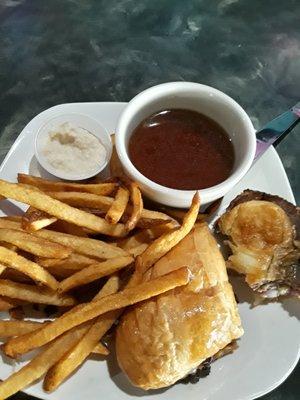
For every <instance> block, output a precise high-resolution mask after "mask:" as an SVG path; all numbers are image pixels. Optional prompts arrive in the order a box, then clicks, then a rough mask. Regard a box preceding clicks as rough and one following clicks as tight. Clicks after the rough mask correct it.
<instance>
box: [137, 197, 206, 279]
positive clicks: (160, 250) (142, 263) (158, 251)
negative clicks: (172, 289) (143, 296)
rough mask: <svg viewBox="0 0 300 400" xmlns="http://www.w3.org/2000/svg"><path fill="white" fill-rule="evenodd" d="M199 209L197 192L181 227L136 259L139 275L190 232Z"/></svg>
mask: <svg viewBox="0 0 300 400" xmlns="http://www.w3.org/2000/svg"><path fill="white" fill-rule="evenodd" d="M199 208H200V197H199V194H198V192H197V193H196V194H195V196H194V197H193V200H192V204H191V207H190V209H189V211H188V212H187V213H186V215H185V217H184V219H183V222H182V226H181V227H180V228H178V229H175V230H173V231H171V232H168V233H165V234H164V235H162V236H160V237H159V238H157V239H155V240H154V242H152V243H151V245H150V246H149V247H148V248H147V249H146V250H145V251H144V253H142V254H141V255H140V256H139V257H138V258H137V262H136V268H137V271H138V273H139V274H140V275H142V274H143V273H145V272H146V271H147V270H148V269H149V268H150V267H151V266H152V265H153V264H154V263H155V262H156V261H158V260H159V259H160V258H161V257H163V256H164V255H165V254H166V253H167V252H169V251H170V250H171V249H172V248H173V247H174V246H176V244H178V243H179V242H180V241H181V240H182V239H183V238H184V237H185V236H186V235H187V234H188V233H189V232H190V231H191V229H192V228H193V226H194V224H195V221H196V219H197V215H198V213H199Z"/></svg>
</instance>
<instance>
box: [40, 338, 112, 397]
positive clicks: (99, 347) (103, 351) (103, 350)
mask: <svg viewBox="0 0 300 400" xmlns="http://www.w3.org/2000/svg"><path fill="white" fill-rule="evenodd" d="M91 353H92V354H99V355H101V356H108V355H109V350H108V348H107V347H105V346H104V345H103V344H102V343H97V344H96V346H95V347H94V348H93V350H92V352H91ZM49 371H50V370H49ZM45 379H46V377H45ZM44 389H45V390H47V389H46V388H45V381H44ZM49 390H51V389H49Z"/></svg>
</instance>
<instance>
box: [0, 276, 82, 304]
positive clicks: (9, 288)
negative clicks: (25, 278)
mask: <svg viewBox="0 0 300 400" xmlns="http://www.w3.org/2000/svg"><path fill="white" fill-rule="evenodd" d="M0 293H1V296H5V297H9V298H11V299H18V300H23V301H26V302H29V303H39V304H51V305H54V306H61V307H68V306H73V305H74V304H76V301H75V299H74V298H73V297H72V296H69V295H59V294H58V293H57V292H54V291H53V290H50V289H47V288H40V287H37V286H33V285H27V284H24V283H17V282H12V281H9V280H7V279H0ZM14 307H15V306H14Z"/></svg>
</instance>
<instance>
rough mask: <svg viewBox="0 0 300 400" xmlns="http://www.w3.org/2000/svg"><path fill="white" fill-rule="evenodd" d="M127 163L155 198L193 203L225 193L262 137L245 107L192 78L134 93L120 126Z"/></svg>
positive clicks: (120, 143)
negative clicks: (256, 134) (256, 133)
mask: <svg viewBox="0 0 300 400" xmlns="http://www.w3.org/2000/svg"><path fill="white" fill-rule="evenodd" d="M116 149H117V153H118V156H119V158H120V161H121V163H122V166H123V168H124V170H125V172H126V174H128V175H129V176H130V178H132V179H133V180H135V181H137V182H138V183H139V185H140V187H141V190H142V191H143V192H144V194H145V195H146V196H147V197H149V198H150V199H151V200H153V201H156V202H159V203H162V204H164V205H167V206H171V207H180V208H187V207H189V206H190V204H191V200H192V197H193V195H194V193H195V191H196V190H199V192H200V198H201V204H202V205H205V204H209V203H211V202H212V201H214V200H217V199H219V198H221V197H223V196H224V195H225V194H226V193H227V192H229V191H230V190H231V189H232V188H233V186H234V185H236V184H237V182H238V181H239V180H240V179H241V178H242V177H243V176H244V175H245V174H246V172H247V171H248V170H249V168H250V166H251V164H252V162H253V159H254V155H255V149H256V138H255V130H254V127H253V125H252V123H251V120H250V118H249V116H248V115H247V113H246V112H245V111H244V110H243V108H242V107H241V106H240V105H239V104H238V103H237V102H236V101H234V100H233V99H232V98H231V97H229V96H227V95H226V94H225V93H223V92H221V91H219V90H217V89H214V88H212V87H210V86H206V85H202V84H198V83H192V82H171V83H165V84H161V85H157V86H154V87H151V88H149V89H147V90H145V91H143V92H141V93H140V94H138V95H137V96H136V97H134V98H133V99H132V100H131V101H130V102H129V103H128V105H127V107H126V108H125V110H124V112H123V113H122V115H121V117H120V119H119V121H118V125H117V129H116Z"/></svg>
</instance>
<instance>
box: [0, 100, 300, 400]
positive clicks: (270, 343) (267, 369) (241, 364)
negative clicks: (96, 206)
mask: <svg viewBox="0 0 300 400" xmlns="http://www.w3.org/2000/svg"><path fill="white" fill-rule="evenodd" d="M125 105H126V104H125V103H76V104H62V105H59V106H55V107H53V108H50V109H48V110H46V111H44V112H42V113H41V114H39V115H38V116H36V117H35V118H34V119H33V120H32V121H30V122H29V124H28V125H27V126H26V127H25V128H24V129H23V131H22V132H21V134H20V136H19V137H18V139H17V140H16V142H15V143H14V145H13V146H12V148H11V149H10V151H9V153H8V154H7V156H6V158H5V160H4V161H3V163H2V165H1V167H0V178H2V179H7V180H9V181H16V176H17V173H18V172H25V173H28V172H30V173H32V174H42V175H44V176H45V174H44V173H43V172H42V171H41V170H40V168H39V167H38V165H37V162H36V160H35V159H34V135H35V133H36V132H37V130H38V129H39V127H40V126H41V125H42V124H44V123H45V121H46V120H47V119H49V118H51V117H54V116H56V115H57V114H60V113H74V112H75V113H81V114H87V115H89V116H91V117H93V118H95V119H97V120H98V121H99V122H100V123H101V124H102V125H103V126H104V127H105V128H106V129H108V131H110V132H113V131H114V129H115V127H116V123H117V120H118V117H119V115H120V113H121V111H122V110H123V108H124V107H125ZM246 188H250V189H256V190H261V191H264V192H268V193H272V194H277V195H279V196H281V197H284V198H286V199H287V200H289V201H291V202H294V197H293V194H292V191H291V188H290V185H289V182H288V179H287V177H286V174H285V171H284V169H283V166H282V164H281V161H280V159H279V157H278V155H277V153H276V151H275V150H274V149H273V148H271V149H270V150H269V151H268V152H267V153H266V154H265V155H264V156H263V157H262V158H261V159H260V160H259V161H258V162H257V163H256V164H255V166H254V167H253V168H252V169H251V170H250V171H249V172H248V174H247V176H246V177H245V178H244V179H243V180H242V181H241V182H240V183H239V184H238V185H237V186H236V187H235V189H234V190H233V191H231V192H230V194H228V195H227V196H226V197H225V198H224V200H223V205H222V207H225V206H226V205H227V204H228V202H229V201H230V200H231V199H232V198H234V197H235V196H236V195H237V194H238V193H240V192H241V191H242V190H244V189H246ZM14 204H16V203H14ZM14 204H12V203H9V202H8V201H5V202H1V203H0V207H1V210H2V211H1V213H2V214H7V213H10V214H12V213H13V212H17V211H18V209H17V208H16V205H14ZM18 206H19V205H18ZM234 286H235V291H236V293H237V295H238V298H239V300H240V303H239V310H240V314H241V317H242V321H243V326H244V329H245V335H244V336H243V337H242V339H241V340H239V348H238V349H237V350H236V351H235V352H234V353H233V354H232V355H228V356H226V357H224V358H223V359H220V360H218V361H216V362H215V363H213V364H212V369H211V373H210V375H209V376H208V377H206V378H203V379H201V380H200V381H199V382H198V383H197V384H195V385H192V384H189V385H183V384H178V385H175V386H173V387H171V388H169V389H168V390H165V391H156V392H150V393H149V392H144V391H141V390H138V389H135V388H134V387H132V386H131V385H130V384H129V383H128V382H127V380H126V378H125V376H124V375H123V374H122V373H121V372H120V370H119V369H118V367H117V365H116V363H115V361H114V358H113V357H111V358H110V359H109V362H108V363H106V362H105V361H99V360H92V359H91V360H88V361H87V362H86V363H85V364H84V365H83V366H82V367H81V368H80V369H79V371H77V372H76V374H74V375H73V376H72V377H71V378H70V379H69V380H68V381H67V382H65V383H64V384H63V385H62V386H61V387H60V388H59V389H58V390H57V391H56V392H54V393H52V394H49V395H48V394H46V393H45V392H44V391H43V389H42V384H41V382H38V383H36V384H35V385H33V386H31V387H30V388H28V389H26V393H28V394H31V395H34V396H36V397H39V398H43V399H53V400H54V399H55V400H61V399H64V400H82V399H83V398H85V399H91V400H93V399H99V398H102V399H105V400H117V399H118V400H127V399H129V398H132V397H143V398H144V399H145V400H150V399H152V400H154V399H155V400H171V399H172V400H179V399H180V400H181V399H183V398H188V399H189V400H224V399H226V400H227V399H228V400H248V399H249V400H250V399H255V398H256V397H259V396H261V395H263V394H265V393H268V392H269V391H271V390H272V389H274V388H276V387H277V386H278V385H279V384H280V383H282V382H283V381H284V380H285V379H286V378H287V377H288V375H289V374H290V373H291V372H292V370H293V368H294V367H295V365H296V364H297V361H298V359H299V347H300V346H299V345H300V322H299V320H300V307H299V302H298V303H297V301H296V300H286V301H284V302H282V303H271V304H267V305H261V306H258V307H255V308H253V309H251V307H252V306H251V302H252V301H253V298H252V296H251V293H250V291H248V289H247V288H246V287H245V285H244V284H243V282H242V280H241V279H238V280H236V281H235V282H234ZM16 367H17V368H19V365H17V366H12V365H11V364H10V363H9V362H8V360H6V359H4V358H3V362H1V363H0V378H1V379H4V378H6V377H7V376H8V375H9V374H11V373H12V371H13V370H15V369H16Z"/></svg>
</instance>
